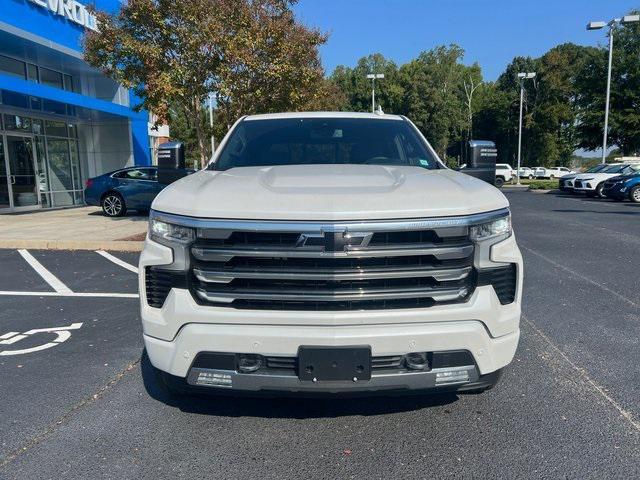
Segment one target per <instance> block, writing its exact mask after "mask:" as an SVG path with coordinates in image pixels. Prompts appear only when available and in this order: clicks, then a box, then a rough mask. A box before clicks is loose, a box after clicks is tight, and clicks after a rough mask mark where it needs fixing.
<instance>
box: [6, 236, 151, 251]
mask: <svg viewBox="0 0 640 480" xmlns="http://www.w3.org/2000/svg"><path fill="white" fill-rule="evenodd" d="M143 246H144V242H139V241H117V240H106V241H100V240H31V239H29V240H20V239H15V240H11V239H9V240H0V248H13V249H15V248H26V249H34V250H111V251H116V252H139V251H141V250H142V247H143Z"/></svg>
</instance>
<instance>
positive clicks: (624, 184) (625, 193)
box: [602, 172, 640, 203]
mask: <svg viewBox="0 0 640 480" xmlns="http://www.w3.org/2000/svg"><path fill="white" fill-rule="evenodd" d="M602 194H603V195H604V196H605V197H607V198H612V199H614V200H618V201H621V200H625V199H627V198H628V199H629V200H631V201H632V202H634V203H640V172H636V173H632V174H630V175H619V176H617V177H613V178H610V179H609V180H607V181H606V182H605V183H604V186H603V188H602Z"/></svg>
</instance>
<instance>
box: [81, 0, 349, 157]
mask: <svg viewBox="0 0 640 480" xmlns="http://www.w3.org/2000/svg"><path fill="white" fill-rule="evenodd" d="M293 3H295V0H189V1H180V2H175V1H173V0H126V1H124V2H122V6H121V8H120V11H119V12H118V13H117V14H116V15H110V14H107V13H104V12H97V13H96V15H97V18H98V22H99V24H100V31H99V32H93V31H91V32H88V33H87V35H86V37H85V39H84V51H85V58H86V60H87V62H88V63H89V64H91V65H93V66H94V67H96V68H99V69H100V70H102V71H103V72H104V73H105V74H106V75H108V76H110V77H112V78H113V79H115V80H117V81H118V82H120V83H122V84H124V85H125V86H127V87H129V88H132V89H133V90H134V91H135V93H136V94H137V95H138V96H139V97H140V98H141V100H142V103H141V105H139V106H138V107H139V108H145V109H147V110H150V111H153V112H154V114H155V115H156V116H157V118H158V122H170V123H171V122H176V125H177V130H178V131H179V133H180V134H185V135H188V137H185V138H183V140H184V141H186V142H187V144H188V145H189V146H190V147H191V148H192V151H194V152H195V153H197V155H198V156H199V160H200V161H199V163H200V165H201V166H204V164H206V162H207V161H208V159H209V157H210V146H209V145H210V141H209V138H210V133H211V132H209V131H208V130H209V129H208V128H207V127H206V123H205V122H203V121H202V110H203V105H204V103H205V101H206V99H207V97H208V95H209V93H210V92H213V93H214V94H215V97H216V104H217V112H216V125H215V128H214V130H215V131H216V132H217V135H218V137H219V138H220V136H221V135H222V133H224V132H225V131H226V130H227V128H228V127H229V126H230V125H231V124H232V123H233V122H235V120H236V119H237V118H238V117H240V116H242V115H246V114H252V113H261V112H273V111H287V110H303V109H308V108H310V107H311V106H312V105H318V104H320V103H323V104H324V105H329V102H330V101H331V100H333V101H335V102H336V105H338V106H339V105H340V102H341V99H342V96H341V95H340V92H338V91H337V90H336V89H335V88H334V87H332V85H331V84H329V83H328V82H327V81H326V80H325V79H324V71H323V69H322V65H321V63H320V58H319V54H318V46H319V45H321V44H323V43H324V42H325V41H326V38H327V37H326V35H324V34H323V33H321V32H319V31H318V30H315V29H310V28H307V27H306V26H304V25H302V24H300V23H298V22H297V21H296V19H295V16H294V13H293V11H292V9H291V5H292V4H293ZM176 125H174V130H175V128H176ZM170 126H171V125H170ZM173 135H174V136H175V133H174V134H173ZM194 142H195V143H194Z"/></svg>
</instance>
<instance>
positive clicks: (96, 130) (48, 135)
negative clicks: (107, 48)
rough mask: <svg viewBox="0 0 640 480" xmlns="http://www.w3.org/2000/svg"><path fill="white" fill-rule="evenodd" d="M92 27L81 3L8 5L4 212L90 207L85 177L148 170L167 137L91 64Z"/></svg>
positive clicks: (3, 63) (2, 58)
mask: <svg viewBox="0 0 640 480" xmlns="http://www.w3.org/2000/svg"><path fill="white" fill-rule="evenodd" d="M87 1H91V0H87ZM91 3H95V5H96V6H97V8H99V9H101V10H106V11H115V10H116V9H117V8H118V7H119V3H120V2H119V1H118V0H98V1H95V2H93V1H91ZM89 28H90V29H95V28H97V26H96V24H95V18H94V17H93V16H91V15H90V14H89V13H88V12H87V10H86V9H85V6H84V4H83V3H81V2H80V1H76V0H0V212H8V211H21V210H30V209H40V208H50V207H61V206H71V205H79V204H82V203H83V198H82V189H83V187H84V182H85V180H86V179H87V178H89V177H92V176H95V175H99V174H102V173H104V172H108V171H110V170H114V169H117V168H121V167H124V166H129V165H148V164H150V163H151V161H152V156H153V155H152V149H153V147H154V141H157V139H156V138H153V137H159V136H168V132H166V131H165V132H163V131H160V132H156V131H152V130H151V129H150V128H149V114H148V113H147V112H144V111H143V112H135V111H134V110H133V107H134V106H135V105H136V102H137V99H136V97H135V96H134V95H133V94H132V93H131V92H130V91H129V90H127V89H125V88H124V87H122V86H121V85H119V84H117V83H116V82H114V81H113V80H111V79H109V78H107V77H105V76H104V75H102V74H101V73H100V72H99V71H97V70H95V69H94V68H92V67H90V66H89V65H88V64H87V63H86V62H85V61H84V60H83V56H82V51H81V50H82V48H81V42H82V36H83V33H84V32H85V31H86V29H89ZM150 136H151V138H150Z"/></svg>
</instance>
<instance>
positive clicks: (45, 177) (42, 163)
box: [34, 120, 49, 205]
mask: <svg viewBox="0 0 640 480" xmlns="http://www.w3.org/2000/svg"><path fill="white" fill-rule="evenodd" d="M37 121H40V122H41V121H42V120H34V125H35V123H36V122H37ZM35 142H36V163H37V165H38V176H39V177H40V178H39V182H38V185H39V190H40V193H41V195H42V192H48V191H49V173H48V172H47V162H46V159H47V156H46V152H45V149H44V138H43V137H40V136H37V137H35ZM42 204H43V205H44V204H45V203H44V198H43V202H42Z"/></svg>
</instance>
